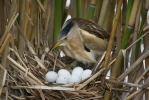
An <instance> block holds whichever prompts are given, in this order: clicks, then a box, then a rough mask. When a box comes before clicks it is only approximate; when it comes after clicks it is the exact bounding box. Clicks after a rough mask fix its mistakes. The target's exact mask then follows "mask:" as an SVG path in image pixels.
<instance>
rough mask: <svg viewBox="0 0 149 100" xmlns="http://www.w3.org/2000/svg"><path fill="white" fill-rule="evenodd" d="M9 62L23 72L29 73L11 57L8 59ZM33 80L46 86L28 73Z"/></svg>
mask: <svg viewBox="0 0 149 100" xmlns="http://www.w3.org/2000/svg"><path fill="white" fill-rule="evenodd" d="M7 58H8V60H9V61H11V62H12V63H13V64H14V65H15V66H17V67H18V68H19V69H20V70H22V71H23V72H28V71H27V69H25V68H23V66H21V65H20V64H19V63H17V62H16V61H15V60H13V59H12V58H11V57H10V56H8V57H7ZM27 74H28V75H29V76H30V77H31V78H33V79H34V80H35V81H37V82H38V83H39V84H41V85H44V84H43V83H42V82H41V81H40V80H39V79H38V78H36V77H35V76H34V75H33V74H32V73H30V72H28V73H27Z"/></svg>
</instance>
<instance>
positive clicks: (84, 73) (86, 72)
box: [81, 69, 92, 80]
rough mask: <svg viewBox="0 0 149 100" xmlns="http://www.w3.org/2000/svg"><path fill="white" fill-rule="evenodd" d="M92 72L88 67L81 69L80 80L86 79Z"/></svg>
mask: <svg viewBox="0 0 149 100" xmlns="http://www.w3.org/2000/svg"><path fill="white" fill-rule="evenodd" d="M91 74H92V71H91V70H90V69H86V70H84V71H83V73H82V75H81V78H82V80H84V79H87V78H88V77H90V76H91Z"/></svg>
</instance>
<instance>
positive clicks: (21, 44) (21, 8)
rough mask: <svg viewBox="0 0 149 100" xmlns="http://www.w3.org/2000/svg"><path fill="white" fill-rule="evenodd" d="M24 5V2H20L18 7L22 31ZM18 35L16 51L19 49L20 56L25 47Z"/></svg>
mask: <svg viewBox="0 0 149 100" xmlns="http://www.w3.org/2000/svg"><path fill="white" fill-rule="evenodd" d="M25 3H26V1H25V0H23V1H20V2H19V5H20V7H19V8H20V11H19V12H20V23H19V24H20V27H21V29H22V30H23V31H24V25H25V23H24V21H25V20H24V18H25V5H26V4H25ZM18 35H19V37H18V49H19V52H20V53H21V55H22V54H23V52H24V46H25V42H24V40H23V37H22V35H21V34H18Z"/></svg>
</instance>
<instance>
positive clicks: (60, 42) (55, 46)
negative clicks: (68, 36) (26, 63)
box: [50, 39, 65, 51]
mask: <svg viewBox="0 0 149 100" xmlns="http://www.w3.org/2000/svg"><path fill="white" fill-rule="evenodd" d="M64 41H65V39H62V40H60V41H59V42H57V43H56V44H55V45H54V47H53V48H52V49H51V50H50V51H52V50H54V49H55V48H57V47H58V46H59V45H60V44H62V43H63V42H64Z"/></svg>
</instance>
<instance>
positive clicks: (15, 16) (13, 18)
mask: <svg viewBox="0 0 149 100" xmlns="http://www.w3.org/2000/svg"><path fill="white" fill-rule="evenodd" d="M18 15H19V14H18V13H17V14H16V12H14V13H13V16H12V17H11V19H10V21H9V23H8V26H7V28H6V29H5V32H4V35H3V37H2V39H1V41H0V46H2V43H3V41H4V39H5V37H6V36H7V34H8V32H9V30H10V29H11V27H12V25H13V24H14V22H15V21H16V19H17V17H18Z"/></svg>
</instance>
